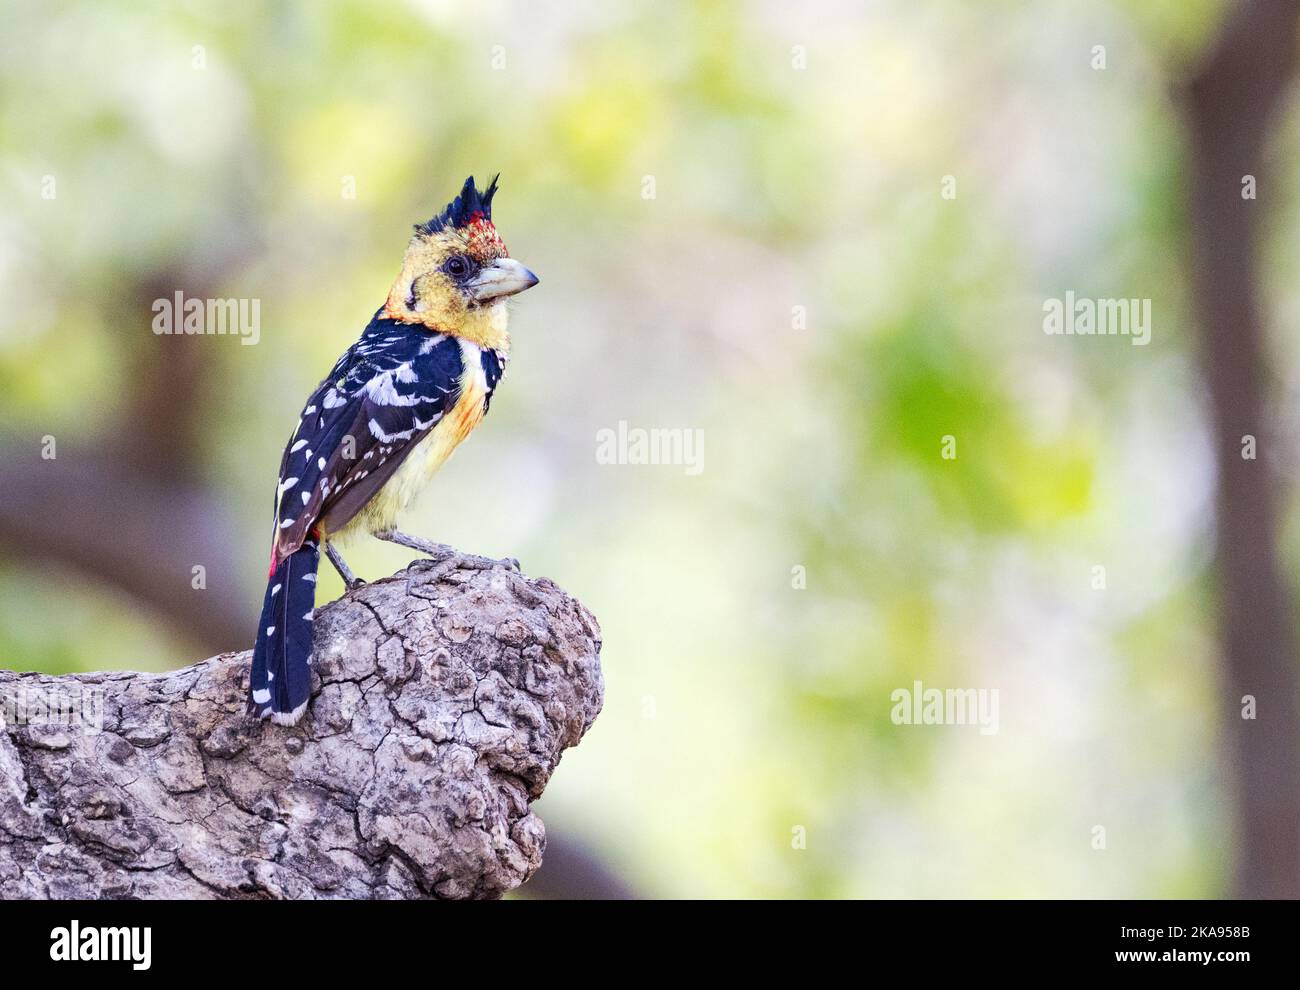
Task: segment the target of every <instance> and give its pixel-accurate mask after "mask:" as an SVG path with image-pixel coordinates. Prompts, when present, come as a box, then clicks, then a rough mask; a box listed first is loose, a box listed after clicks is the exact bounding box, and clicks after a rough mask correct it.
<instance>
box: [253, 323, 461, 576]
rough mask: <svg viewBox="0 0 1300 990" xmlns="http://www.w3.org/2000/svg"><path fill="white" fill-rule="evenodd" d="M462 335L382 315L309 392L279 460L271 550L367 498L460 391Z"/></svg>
mask: <svg viewBox="0 0 1300 990" xmlns="http://www.w3.org/2000/svg"><path fill="white" fill-rule="evenodd" d="M464 370H465V369H464V359H463V358H462V356H461V350H460V343H459V342H458V341H457V340H456V339H455V338H454V337H450V336H447V335H445V334H432V333H429V332H427V331H424V330H420V329H416V328H413V327H410V326H409V325H407V324H402V323H396V322H394V321H389V320H383V321H378V320H377V321H375V322H373V323H372V324H371V326H370V327H369V328H367V331H366V334H365V335H364V336H363V337H362V338H361V340H360V341H358V342H357V343H356V344H354V345H353V346H352V347H351V348H349V349H348V351H347V353H345V354H344V355H343V357H342V358H340V359H339V361H338V363H337V364H335V366H334V369H333V371H331V372H330V376H329V377H328V378H326V379H325V381H323V382H321V384H320V385H319V387H317V389H316V391H315V392H313V393H312V396H311V398H310V399H308V400H307V405H306V407H305V408H304V409H303V414H302V419H301V421H300V422H299V424H298V429H297V430H296V431H295V432H294V435H293V437H291V438H290V441H289V445H288V446H287V447H286V448H285V452H284V458H283V459H282V461H281V464H280V483H279V489H278V492H277V495H276V534H275V551H274V554H273V558H274V559H275V560H283V559H284V558H285V557H287V556H288V555H289V554H291V553H293V552H294V551H295V550H296V549H298V547H300V546H301V545H302V543H303V540H304V539H306V538H307V535H308V534H309V533H310V532H311V530H312V528H313V527H314V526H315V525H316V523H317V522H318V521H319V520H321V519H326V521H327V523H328V526H329V528H330V529H331V530H337V529H339V528H340V527H342V526H343V525H344V523H346V522H347V521H348V520H349V519H351V518H352V517H353V516H354V515H356V513H357V512H358V511H360V509H361V507H362V506H364V505H365V504H366V502H368V501H369V500H370V498H371V497H372V496H373V495H374V493H375V492H376V491H378V490H379V488H380V487H381V486H382V485H383V483H384V482H385V481H387V480H388V478H389V477H391V475H392V473H393V472H394V471H395V470H397V468H398V466H399V465H400V464H401V462H402V461H403V460H404V459H405V458H406V456H407V455H408V454H409V453H410V452H411V451H412V450H413V449H414V448H415V445H416V444H418V443H419V442H420V441H421V440H422V439H424V437H425V436H426V435H427V434H428V433H429V431H430V430H432V429H433V428H434V426H436V425H437V423H438V422H439V421H440V420H441V419H442V417H443V416H444V415H445V414H446V413H447V411H448V410H450V409H451V408H452V406H454V405H455V404H456V400H457V399H458V398H459V397H460V382H461V377H462V376H463V374H464Z"/></svg>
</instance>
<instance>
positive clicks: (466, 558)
mask: <svg viewBox="0 0 1300 990" xmlns="http://www.w3.org/2000/svg"><path fill="white" fill-rule="evenodd" d="M375 537H376V539H380V540H384V541H386V542H388V543H396V544H397V545H398V546H401V547H407V548H408V549H411V550H419V551H420V553H423V554H427V555H428V556H430V557H432V558H433V559H434V560H436V561H439V562H442V561H451V560H455V562H456V564H457V565H458V566H460V567H467V568H470V569H471V570H477V571H486V570H491V569H492V568H493V567H496V566H497V565H498V564H505V565H506V566H507V567H511V568H513V569H514V570H516V571H517V570H519V561H517V560H515V559H513V558H511V559H508V560H493V559H492V558H491V557H480V556H478V555H477V554H472V553H461V552H460V551H459V550H457V549H456V548H455V547H452V546H448V545H447V544H446V543H434V542H433V541H432V540H426V539H423V538H421V537H419V536H410V535H409V534H407V533H399V532H398V531H397V530H395V529H385V530H381V531H380V532H378V533H376V534H375Z"/></svg>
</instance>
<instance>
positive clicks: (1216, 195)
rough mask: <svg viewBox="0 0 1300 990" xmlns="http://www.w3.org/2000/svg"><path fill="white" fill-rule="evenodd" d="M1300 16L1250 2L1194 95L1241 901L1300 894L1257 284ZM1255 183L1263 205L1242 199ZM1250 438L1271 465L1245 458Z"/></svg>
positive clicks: (1229, 26) (1194, 220) (1201, 295)
mask: <svg viewBox="0 0 1300 990" xmlns="http://www.w3.org/2000/svg"><path fill="white" fill-rule="evenodd" d="M1298 13H1300V7H1298V6H1297V4H1296V3H1294V2H1284V0H1245V2H1242V3H1238V4H1237V5H1236V6H1234V7H1233V8H1232V9H1231V10H1230V11H1229V14H1228V17H1227V21H1226V23H1225V25H1224V27H1223V30H1222V32H1221V34H1220V35H1219V37H1218V38H1217V40H1216V41H1215V42H1214V44H1213V45H1212V46H1211V47H1210V49H1209V51H1208V52H1207V54H1206V57H1205V59H1204V61H1203V62H1202V64H1201V65H1200V67H1199V68H1198V69H1197V71H1196V72H1195V73H1194V74H1193V76H1192V79H1191V81H1190V85H1189V86H1188V88H1187V92H1186V93H1185V95H1184V109H1185V113H1186V116H1187V120H1188V123H1189V129H1190V132H1191V182H1190V217H1191V232H1192V266H1193V283H1194V287H1195V295H1196V307H1197V313H1198V316H1199V322H1200V328H1201V363H1202V367H1203V369H1204V374H1205V378H1206V381H1207V382H1208V384H1209V388H1210V398H1211V406H1212V413H1213V423H1214V432H1215V440H1214V443H1215V454H1216V462H1217V466H1218V481H1219V490H1218V502H1219V506H1218V515H1217V527H1218V540H1217V542H1218V564H1219V575H1220V581H1221V588H1222V591H1221V598H1222V613H1221V615H1220V617H1219V624H1220V629H1221V633H1220V635H1221V640H1222V645H1221V650H1222V654H1223V668H1224V677H1223V681H1224V685H1225V687H1226V689H1227V691H1226V694H1227V699H1226V704H1225V706H1224V707H1225V721H1226V724H1227V725H1228V726H1229V727H1230V728H1229V730H1228V731H1229V733H1230V738H1231V741H1232V748H1233V750H1234V752H1233V755H1232V769H1233V773H1234V778H1235V779H1234V784H1235V787H1236V790H1237V793H1238V802H1237V803H1238V815H1237V818H1238V830H1239V835H1240V837H1241V839H1240V845H1241V849H1240V853H1239V856H1238V860H1239V861H1238V864H1237V870H1236V873H1237V878H1236V891H1235V893H1236V894H1237V896H1239V897H1251V898H1255V897H1273V898H1295V897H1297V896H1300V728H1298V727H1297V697H1298V696H1300V668H1298V667H1297V656H1296V633H1295V627H1294V624H1293V611H1294V609H1293V605H1292V603H1293V598H1292V597H1291V591H1290V589H1289V588H1288V587H1287V582H1286V579H1285V577H1284V576H1283V571H1282V565H1281V560H1280V558H1279V555H1278V543H1279V539H1278V536H1279V533H1280V532H1281V525H1280V514H1281V508H1280V503H1281V501H1282V499H1281V495H1280V493H1279V492H1278V491H1277V490H1276V487H1275V485H1274V479H1273V477H1272V476H1271V474H1270V470H1269V461H1270V460H1271V458H1270V457H1269V456H1268V449H1269V445H1270V443H1271V442H1280V438H1279V437H1278V434H1277V431H1276V428H1275V421H1274V415H1273V413H1272V410H1271V409H1270V408H1269V403H1268V401H1267V395H1268V389H1269V378H1268V361H1267V348H1266V346H1265V338H1264V319H1263V317H1262V315H1261V313H1262V309H1263V307H1262V305H1261V303H1260V299H1259V292H1258V287H1257V278H1256V274H1255V268H1256V264H1255V263H1256V258H1257V257H1258V240H1259V231H1260V227H1261V223H1260V221H1261V220H1262V218H1263V216H1264V214H1262V213H1261V210H1263V209H1264V207H1263V206H1262V203H1264V202H1266V201H1269V200H1272V201H1273V202H1276V201H1277V194H1276V193H1275V192H1272V191H1269V189H1268V186H1267V185H1266V176H1265V174H1264V173H1265V165H1266V151H1267V139H1268V137H1269V134H1270V130H1271V128H1272V127H1273V126H1274V125H1275V123H1276V118H1277V114H1278V112H1279V111H1280V108H1281V105H1282V103H1283V101H1284V98H1285V96H1286V93H1287V91H1288V90H1289V88H1290V87H1291V84H1292V79H1293V76H1294V73H1295V63H1296V26H1297V15H1298ZM1247 175H1251V176H1254V177H1255V178H1256V180H1257V182H1258V185H1259V189H1260V190H1261V194H1260V198H1259V200H1248V199H1243V197H1242V181H1243V178H1244V177H1245V176H1247ZM1247 434H1249V435H1251V436H1254V437H1257V438H1258V441H1259V443H1260V445H1261V449H1262V450H1263V451H1264V457H1263V459H1262V460H1260V461H1255V460H1245V459H1243V458H1242V456H1241V444H1242V438H1243V437H1245V436H1246V435H1247ZM1244 695H1252V696H1253V697H1255V698H1256V699H1257V701H1258V705H1259V708H1258V717H1257V718H1256V719H1253V720H1247V719H1243V718H1242V717H1241V699H1242V697H1243V696H1244Z"/></svg>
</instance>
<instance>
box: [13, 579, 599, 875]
mask: <svg viewBox="0 0 1300 990" xmlns="http://www.w3.org/2000/svg"><path fill="white" fill-rule="evenodd" d="M599 651H600V631H599V628H598V626H597V625H596V621H595V618H594V617H593V616H592V615H591V613H590V612H588V611H587V609H586V608H584V607H583V606H582V605H581V604H580V603H579V602H577V601H576V600H574V599H573V598H571V597H569V596H568V595H567V594H565V593H564V592H563V591H562V590H561V589H560V588H558V587H557V586H556V585H555V584H553V583H552V582H551V581H549V580H547V579H545V578H540V579H528V578H525V577H523V576H522V575H521V574H520V573H519V571H518V569H517V567H516V566H515V565H514V564H513V562H491V563H490V565H487V566H485V563H484V562H482V561H480V560H479V559H478V558H471V557H466V556H460V555H458V556H456V557H452V558H449V559H446V560H440V561H433V560H422V561H416V562H415V563H413V564H411V565H410V566H409V567H408V568H406V569H405V570H404V571H400V572H398V573H397V574H395V575H393V576H392V577H390V578H385V579H384V580H382V581H378V582H376V583H374V584H370V585H366V586H365V587H363V588H361V589H360V590H358V591H356V592H353V593H351V594H348V595H346V596H345V597H343V598H341V599H339V600H338V601H335V602H332V603H330V604H328V605H325V606H323V607H322V608H319V609H318V610H317V612H316V627H315V652H316V655H315V659H314V667H315V672H314V675H313V690H312V701H311V705H310V707H309V708H308V714H307V716H306V717H305V718H304V720H303V722H302V723H300V724H299V725H297V726H295V727H293V728H291V729H286V728H283V727H280V726H276V725H274V724H272V723H270V722H253V721H251V720H250V719H248V718H247V716H245V715H244V711H243V709H244V696H245V691H246V690H247V676H248V674H247V667H248V658H249V654H248V653H247V652H244V653H225V654H221V655H220V656H216V657H212V658H211V659H208V660H204V661H202V662H200V663H197V664H194V665H193V666H191V667H186V668H184V669H182V670H177V671H173V672H171V673H167V674H139V673H132V672H110V673H98V674H77V675H68V676H64V677H50V676H46V675H41V674H19V673H12V672H8V671H0V699H4V700H6V702H13V703H14V707H13V708H11V709H8V710H6V709H0V711H2V712H5V714H7V715H8V716H9V718H8V723H9V724H7V726H6V727H5V730H4V731H3V732H0V897H4V898H96V897H150V898H154V897H174V898H342V897H346V898H422V897H438V898H491V897H499V896H501V895H502V894H503V893H505V892H506V891H508V890H510V889H512V888H514V887H517V886H519V885H520V884H522V883H523V882H524V881H526V880H527V879H528V878H529V877H530V876H531V875H532V874H533V873H534V872H535V871H536V870H537V868H538V867H539V866H540V865H541V862H542V852H543V848H544V846H545V830H544V828H543V825H542V822H541V820H540V819H539V818H538V817H537V816H536V815H535V814H534V813H533V812H532V811H531V810H530V808H529V805H530V803H531V802H532V801H534V800H536V799H537V798H538V797H540V796H541V794H542V790H543V789H544V787H545V786H546V783H547V781H548V780H549V779H550V776H551V774H552V773H553V772H554V770H555V767H556V765H557V764H558V762H559V760H560V755H561V754H562V752H563V751H564V750H565V749H566V748H568V747H570V746H574V745H576V744H577V743H578V741H579V740H580V739H581V738H582V736H583V734H584V733H585V732H586V731H587V729H588V728H590V726H591V724H592V722H593V721H594V719H595V718H596V715H597V714H598V713H599V711H600V707H601V703H602V699H603V693H604V685H603V681H602V678H601V672H600V661H599ZM82 692H90V694H88V695H86V697H89V698H91V699H94V698H97V697H98V698H101V699H102V709H101V710H102V722H103V725H102V731H87V729H86V728H85V727H84V726H77V725H69V724H58V722H57V720H54V719H49V718H47V719H44V720H43V724H36V722H37V720H35V719H32V720H30V721H31V724H20V721H19V720H18V719H16V718H15V717H14V716H15V715H17V714H18V711H19V708H18V707H17V703H18V702H20V701H21V702H23V707H24V708H26V710H27V711H28V712H29V713H30V712H31V708H30V704H29V703H30V702H31V701H32V700H33V699H35V698H42V699H60V698H61V699H64V703H65V704H67V703H69V702H72V701H74V699H76V698H77V697H78V696H80V695H82ZM89 710H90V711H91V713H92V715H93V705H92V706H90V709H89Z"/></svg>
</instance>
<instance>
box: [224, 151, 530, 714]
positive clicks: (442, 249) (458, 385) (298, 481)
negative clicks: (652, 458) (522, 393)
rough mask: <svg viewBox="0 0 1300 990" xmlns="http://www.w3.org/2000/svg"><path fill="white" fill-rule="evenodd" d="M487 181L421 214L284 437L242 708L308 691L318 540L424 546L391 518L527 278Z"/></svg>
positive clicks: (470, 392)
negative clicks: (368, 539) (387, 282)
mask: <svg viewBox="0 0 1300 990" xmlns="http://www.w3.org/2000/svg"><path fill="white" fill-rule="evenodd" d="M496 189H497V180H496V179H493V180H492V183H491V184H490V185H489V186H488V187H487V188H486V189H484V190H480V189H478V188H477V187H476V186H475V184H474V177H473V176H470V177H469V178H468V179H466V180H465V185H464V188H462V189H461V191H460V195H459V196H457V197H456V198H455V199H454V200H453V201H452V202H451V203H449V204H448V205H447V208H446V209H444V210H443V211H442V212H441V213H439V214H438V215H437V216H435V217H434V218H433V219H431V220H429V221H428V222H427V223H422V224H418V225H417V226H416V228H415V235H414V236H413V237H412V238H411V242H410V244H408V245H407V248H406V254H405V256H404V257H403V258H402V267H401V270H400V271H399V272H398V275H397V280H396V281H395V282H393V287H392V288H391V289H390V290H389V292H388V299H387V301H386V302H385V303H384V305H383V306H382V307H381V308H380V309H379V311H378V312H376V313H375V316H374V319H372V320H371V321H370V324H369V326H367V327H366V329H365V331H364V332H363V333H362V334H361V339H360V340H358V341H357V342H356V343H355V344H353V345H352V346H351V347H349V348H348V349H347V350H346V351H345V352H344V354H343V356H342V357H341V358H339V360H338V362H337V363H336V364H335V365H334V368H333V370H332V371H330V373H329V375H328V376H327V377H326V378H325V380H324V381H323V382H321V383H320V385H319V386H318V387H317V388H316V391H314V392H313V393H312V394H311V397H310V398H308V399H307V402H306V405H305V406H304V408H303V411H302V417H301V419H300V420H299V422H298V427H297V429H296V430H294V433H293V436H292V437H290V438H289V443H288V446H286V447H285V451H284V457H283V459H282V460H281V462H280V482H279V487H278V490H277V492H276V499H275V502H276V511H275V535H274V537H273V539H272V544H271V570H270V574H269V576H268V580H267V585H266V597H265V599H263V604H262V620H261V624H260V625H259V626H258V630H257V644H256V646H255V647H254V648H253V664H252V670H251V672H250V674H249V685H248V711H249V714H250V715H253V716H255V717H257V718H267V717H270V718H272V719H274V720H275V721H276V722H279V723H281V724H283V725H292V724H294V723H295V722H297V721H298V719H299V718H301V717H302V714H303V712H304V711H306V709H307V700H308V697H309V695H310V693H311V651H312V616H313V611H314V607H315V600H316V567H317V564H318V563H319V560H320V548H321V547H322V546H324V548H325V552H326V554H327V555H328V556H329V558H330V561H331V562H332V563H333V564H334V566H335V567H336V568H338V571H339V573H340V574H341V575H342V577H343V580H344V583H345V584H346V585H347V587H348V588H349V589H352V588H354V587H356V586H357V585H358V584H360V583H361V582H360V581H358V580H357V579H356V578H354V577H353V575H352V572H351V571H350V570H349V568H348V566H347V564H346V563H345V562H344V560H343V558H342V556H341V555H340V554H339V552H338V549H337V547H336V546H335V545H334V544H335V543H336V542H337V541H338V540H340V539H342V538H345V537H351V536H354V535H357V534H364V533H369V534H371V535H374V536H377V537H378V538H379V539H381V540H388V541H390V542H393V543H398V544H401V545H403V546H407V547H413V548H415V549H419V550H423V551H426V552H429V553H435V554H436V553H439V552H445V551H446V550H447V548H445V547H442V546H441V545H440V544H434V543H430V542H427V541H425V540H422V539H419V538H416V537H411V536H407V535H405V534H403V533H399V532H397V531H396V530H395V529H394V528H393V527H394V525H395V523H396V520H397V515H398V513H399V512H401V511H402V509H403V508H405V506H406V505H407V503H408V502H410V501H411V499H412V497H413V496H414V495H415V494H416V492H418V491H419V490H420V488H421V487H422V486H423V485H424V484H425V482H427V481H428V479H429V478H430V477H431V476H432V474H433V473H434V472H435V471H436V470H437V469H438V467H439V466H440V465H441V464H442V463H443V462H444V461H445V460H446V459H447V458H448V456H450V454H451V452H452V451H453V450H455V449H456V446H457V445H458V444H459V443H460V442H461V441H462V440H464V439H465V438H466V437H467V436H468V435H469V433H470V431H471V430H473V429H474V427H476V426H477V425H478V424H479V422H480V421H481V420H482V419H483V416H484V414H485V413H486V412H487V410H488V403H489V402H490V401H491V399H492V393H493V390H494V389H495V388H496V386H497V383H498V382H500V380H501V376H502V373H503V371H504V369H505V363H506V360H507V356H508V353H509V348H510V338H509V336H508V334H507V332H506V323H507V318H508V317H507V312H506V298H507V297H509V296H512V295H514V294H515V293H517V292H522V291H523V290H524V289H527V288H530V287H531V286H534V285H536V284H537V276H536V275H534V274H533V273H532V272H530V271H529V270H528V269H527V268H525V267H524V266H523V265H521V264H520V263H519V262H518V261H515V260H514V259H513V258H511V257H510V255H509V253H508V252H507V251H506V246H505V244H504V243H503V242H502V240H501V238H500V236H499V235H498V234H497V230H496V227H495V226H494V225H493V223H492V197H493V194H495V193H496Z"/></svg>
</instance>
